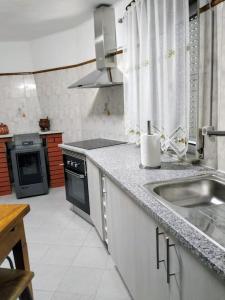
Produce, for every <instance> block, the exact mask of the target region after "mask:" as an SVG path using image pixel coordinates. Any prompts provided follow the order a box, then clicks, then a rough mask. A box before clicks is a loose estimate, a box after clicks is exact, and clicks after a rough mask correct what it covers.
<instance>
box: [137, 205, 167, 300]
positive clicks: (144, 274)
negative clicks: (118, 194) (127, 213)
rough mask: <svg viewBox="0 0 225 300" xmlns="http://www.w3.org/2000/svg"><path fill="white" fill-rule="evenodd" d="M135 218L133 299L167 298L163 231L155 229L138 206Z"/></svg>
mask: <svg viewBox="0 0 225 300" xmlns="http://www.w3.org/2000/svg"><path fill="white" fill-rule="evenodd" d="M135 220H136V225H135V241H136V249H137V250H136V258H135V265H136V289H135V299H137V300H139V299H140V300H149V299H154V300H168V299H169V287H168V284H167V282H166V269H165V257H164V238H163V231H161V230H160V229H158V230H157V227H156V224H155V222H154V221H153V220H152V219H151V218H150V217H149V216H148V215H147V214H146V213H145V212H144V211H143V210H142V209H141V208H139V207H137V208H136V218H135ZM157 235H158V236H157ZM157 244H158V245H157ZM157 252H158V254H157ZM157 259H158V263H157Z"/></svg>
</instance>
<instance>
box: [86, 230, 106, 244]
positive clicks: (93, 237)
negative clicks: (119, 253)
mask: <svg viewBox="0 0 225 300" xmlns="http://www.w3.org/2000/svg"><path fill="white" fill-rule="evenodd" d="M84 246H90V247H101V248H103V247H104V246H103V243H102V241H101V240H100V238H99V236H98V234H97V232H96V230H95V228H92V229H91V230H90V231H89V233H88V236H87V239H86V240H85V242H84Z"/></svg>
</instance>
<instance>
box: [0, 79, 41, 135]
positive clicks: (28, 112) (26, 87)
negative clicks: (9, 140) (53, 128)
mask: <svg viewBox="0 0 225 300" xmlns="http://www.w3.org/2000/svg"><path fill="white" fill-rule="evenodd" d="M40 117H41V108H40V103H39V99H38V97H37V90H36V84H35V81H34V77H33V75H19V76H18V75H16V76H0V122H3V123H6V124H7V125H8V127H9V130H10V132H11V133H15V134H16V133H26V132H35V131H38V130H39V126H38V120H39V118H40Z"/></svg>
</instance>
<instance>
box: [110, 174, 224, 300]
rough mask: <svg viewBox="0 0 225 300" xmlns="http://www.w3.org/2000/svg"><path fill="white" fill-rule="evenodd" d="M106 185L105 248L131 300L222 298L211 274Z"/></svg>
mask: <svg viewBox="0 0 225 300" xmlns="http://www.w3.org/2000/svg"><path fill="white" fill-rule="evenodd" d="M106 189H107V219H108V239H109V252H110V253H111V255H112V258H113V260H114V262H115V264H116V266H117V268H118V270H119V272H120V274H121V276H122V278H123V280H124V282H125V283H126V285H127V288H128V289H129V291H130V293H131V295H132V297H133V298H134V299H135V300H149V299H152V300H168V299H170V300H224V299H225V284H224V282H222V281H220V280H219V279H218V278H217V277H216V276H215V273H213V272H211V271H210V270H209V269H207V268H206V267H204V266H203V265H202V264H201V263H200V261H198V260H197V259H196V258H195V257H194V256H193V255H191V254H190V253H189V252H187V251H186V250H185V249H184V248H183V247H182V246H180V245H179V243H178V241H176V240H175V239H174V238H172V237H171V236H169V235H168V234H167V233H166V232H165V231H164V230H163V229H162V228H159V227H158V225H157V224H156V222H155V221H154V220H153V218H151V217H150V216H149V215H147V214H146V212H145V211H144V210H143V209H142V208H141V207H139V206H138V205H137V204H136V203H135V202H134V201H133V200H132V199H131V198H130V197H129V196H128V195H127V194H125V193H124V192H123V191H122V190H121V189H120V188H119V187H118V186H117V185H116V184H114V183H113V182H112V181H111V180H110V179H108V178H107V179H106ZM157 228H158V229H157ZM157 237H158V238H157ZM157 245H158V247H157ZM157 249H158V257H157ZM157 258H158V260H159V261H160V262H159V264H158V267H159V268H157ZM168 273H169V275H170V276H168Z"/></svg>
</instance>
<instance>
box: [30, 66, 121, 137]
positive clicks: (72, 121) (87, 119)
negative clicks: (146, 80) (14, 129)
mask: <svg viewBox="0 0 225 300" xmlns="http://www.w3.org/2000/svg"><path fill="white" fill-rule="evenodd" d="M95 68H96V66H95V63H92V64H87V65H84V66H81V67H76V68H72V69H65V70H60V71H53V72H47V73H41V74H36V75H35V81H36V84H37V91H38V97H39V100H40V105H41V107H42V111H43V112H44V113H45V114H46V116H48V117H49V118H50V120H51V128H52V129H53V130H54V129H55V130H57V129H60V130H62V131H64V141H65V142H69V141H76V140H80V139H90V138H97V137H102V138H112V139H119V140H124V139H126V137H125V130H124V116H123V87H112V88H103V89H68V88H67V87H68V86H69V85H70V84H71V83H72V82H75V81H76V80H78V79H80V78H81V77H83V76H85V75H86V74H88V73H89V72H91V71H93V70H94V69H95Z"/></svg>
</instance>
